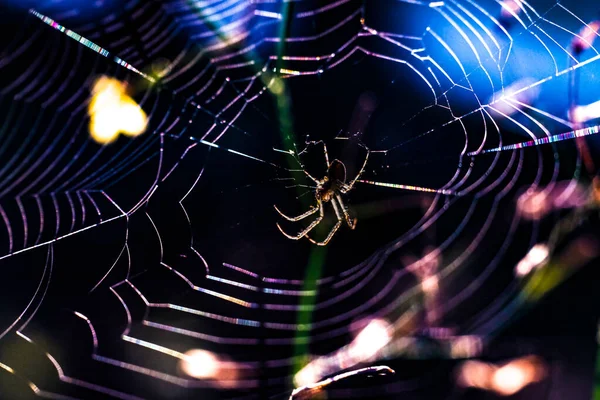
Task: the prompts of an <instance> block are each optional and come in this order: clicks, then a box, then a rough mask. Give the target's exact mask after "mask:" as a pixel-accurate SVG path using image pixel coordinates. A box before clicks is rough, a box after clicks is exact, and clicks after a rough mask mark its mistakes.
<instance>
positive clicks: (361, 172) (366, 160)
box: [341, 150, 371, 193]
mask: <svg viewBox="0 0 600 400" xmlns="http://www.w3.org/2000/svg"><path fill="white" fill-rule="evenodd" d="M370 154H371V151H370V150H367V156H366V157H365V161H364V162H363V165H362V168H361V169H360V171H358V174H356V176H355V177H354V179H352V181H351V182H350V183H349V184H348V185H344V187H343V188H342V190H341V192H342V193H348V192H349V191H350V190H352V188H353V187H354V184H355V183H356V181H357V180H358V178H360V176H361V175H362V174H363V172H365V168H366V167H367V162H368V161H369V155H370Z"/></svg>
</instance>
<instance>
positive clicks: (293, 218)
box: [273, 206, 319, 221]
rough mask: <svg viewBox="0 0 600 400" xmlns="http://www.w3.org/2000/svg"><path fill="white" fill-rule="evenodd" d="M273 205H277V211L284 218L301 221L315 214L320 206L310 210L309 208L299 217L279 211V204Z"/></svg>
mask: <svg viewBox="0 0 600 400" xmlns="http://www.w3.org/2000/svg"><path fill="white" fill-rule="evenodd" d="M273 207H275V211H277V212H278V213H279V215H281V216H282V217H283V218H285V219H287V220H288V221H300V220H301V219H304V218H306V217H308V216H310V215H313V214H314V213H316V212H317V211H319V207H312V208H311V209H310V210H308V211H307V212H305V213H304V214H301V215H298V216H297V217H288V216H287V215H285V214H284V213H282V212H281V211H279V208H277V206H273Z"/></svg>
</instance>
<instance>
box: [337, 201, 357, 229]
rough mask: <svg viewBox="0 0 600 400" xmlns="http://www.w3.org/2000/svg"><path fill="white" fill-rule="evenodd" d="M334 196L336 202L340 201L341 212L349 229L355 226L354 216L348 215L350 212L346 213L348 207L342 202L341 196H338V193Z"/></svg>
mask: <svg viewBox="0 0 600 400" xmlns="http://www.w3.org/2000/svg"><path fill="white" fill-rule="evenodd" d="M335 197H336V198H337V201H338V203H340V207H341V208H342V212H343V213H344V218H345V219H346V223H347V224H348V226H349V227H350V229H354V228H356V218H351V217H350V214H349V213H348V209H347V208H346V206H345V205H344V202H343V200H342V196H340V195H339V193H338V194H337V195H336V196H335Z"/></svg>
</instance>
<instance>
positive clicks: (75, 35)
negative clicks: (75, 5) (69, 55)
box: [29, 8, 156, 82]
mask: <svg viewBox="0 0 600 400" xmlns="http://www.w3.org/2000/svg"><path fill="white" fill-rule="evenodd" d="M29 13H30V14H33V15H35V16H36V17H38V18H39V19H41V20H42V21H44V22H45V23H46V24H48V25H50V26H51V27H53V28H54V29H56V30H57V31H60V32H62V33H64V34H65V35H67V36H68V37H70V38H71V39H73V40H77V41H78V42H79V43H81V44H83V45H84V46H86V47H87V48H90V49H92V50H94V51H95V52H96V53H98V54H100V55H102V56H104V57H106V58H110V59H112V60H113V61H114V62H116V63H117V64H119V65H121V66H123V67H125V68H127V69H129V70H131V71H133V72H135V73H136V74H138V75H140V76H142V77H144V78H146V79H147V80H149V81H150V82H156V80H155V79H154V78H153V77H151V76H148V75H146V74H145V73H143V72H142V71H140V70H138V69H136V68H135V67H134V66H133V65H131V64H129V63H128V62H126V61H124V60H122V59H121V58H119V57H117V56H115V55H113V54H111V53H110V52H109V51H108V50H106V49H104V48H102V47H100V46H98V45H97V44H96V43H94V42H92V41H91V40H88V39H86V38H84V37H83V36H81V35H80V34H78V33H77V32H74V31H72V30H70V29H67V28H65V27H64V26H62V25H60V24H59V23H58V22H56V21H54V20H53V19H52V18H50V17H47V16H45V15H44V14H41V13H39V12H37V11H36V10H34V9H33V8H32V9H30V10H29Z"/></svg>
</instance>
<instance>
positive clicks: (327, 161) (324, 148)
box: [321, 141, 329, 168]
mask: <svg viewBox="0 0 600 400" xmlns="http://www.w3.org/2000/svg"><path fill="white" fill-rule="evenodd" d="M321 143H323V152H324V153H325V163H326V164H327V168H329V154H327V145H326V144H325V142H323V141H321Z"/></svg>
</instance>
